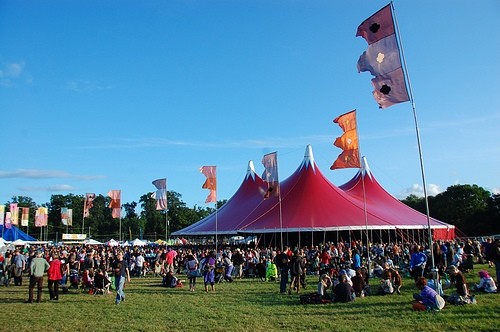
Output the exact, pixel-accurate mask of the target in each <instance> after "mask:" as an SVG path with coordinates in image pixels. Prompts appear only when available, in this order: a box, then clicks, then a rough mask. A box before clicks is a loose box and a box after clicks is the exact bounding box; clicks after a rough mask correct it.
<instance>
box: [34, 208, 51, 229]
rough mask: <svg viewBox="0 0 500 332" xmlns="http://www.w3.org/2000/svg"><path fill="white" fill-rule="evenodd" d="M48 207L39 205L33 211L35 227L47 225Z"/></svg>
mask: <svg viewBox="0 0 500 332" xmlns="http://www.w3.org/2000/svg"><path fill="white" fill-rule="evenodd" d="M48 212H49V211H48V209H47V208H46V207H39V208H38V209H37V210H36V212H35V227H43V226H47V220H48V214H49V213H48Z"/></svg>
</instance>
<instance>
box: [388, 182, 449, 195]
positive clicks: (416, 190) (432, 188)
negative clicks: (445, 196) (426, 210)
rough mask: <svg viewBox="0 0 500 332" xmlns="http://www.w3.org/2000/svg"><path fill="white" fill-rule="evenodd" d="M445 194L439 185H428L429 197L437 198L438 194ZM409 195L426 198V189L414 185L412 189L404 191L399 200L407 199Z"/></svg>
mask: <svg viewBox="0 0 500 332" xmlns="http://www.w3.org/2000/svg"><path fill="white" fill-rule="evenodd" d="M441 192H443V190H442V189H441V187H439V185H437V184H432V183H431V184H428V185H427V196H436V195H437V194H439V193H441ZM409 195H415V196H417V197H424V188H423V186H422V185H420V184H418V183H414V184H413V185H412V186H411V187H409V188H406V189H404V190H403V191H402V192H401V193H399V195H397V196H398V198H399V199H405V198H406V197H408V196H409Z"/></svg>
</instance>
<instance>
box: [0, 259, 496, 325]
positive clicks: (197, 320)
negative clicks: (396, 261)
mask: <svg viewBox="0 0 500 332" xmlns="http://www.w3.org/2000/svg"><path fill="white" fill-rule="evenodd" d="M484 267H485V266H476V268H475V271H474V272H473V273H469V274H467V280H468V281H469V283H473V282H477V271H479V269H480V268H484ZM489 271H490V272H493V271H492V269H489ZM181 279H185V277H184V276H181ZM200 281H201V278H198V283H199V285H198V288H197V290H196V292H194V293H192V292H189V287H186V286H185V287H184V288H175V289H170V288H169V289H167V288H163V287H161V286H160V284H161V279H160V278H153V277H148V278H142V279H132V282H131V283H129V284H127V285H126V289H125V293H126V295H127V298H126V301H125V302H124V303H121V304H120V305H115V304H114V294H110V295H99V296H93V295H89V294H86V293H82V292H80V291H77V290H71V291H70V292H69V293H67V294H61V295H60V300H59V301H58V302H51V301H49V299H48V297H49V296H48V291H47V289H46V283H45V288H44V293H43V298H42V303H40V304H37V303H34V304H25V303H24V301H25V300H26V298H27V293H28V289H27V286H26V285H24V286H22V287H14V286H11V287H8V288H7V287H0V312H1V313H2V314H0V331H6V330H11V331H28V330H31V331H183V332H186V331H350V332H352V331H383V330H386V329H390V330H391V331H495V330H497V331H498V329H499V328H500V294H477V296H476V298H477V300H478V304H477V305H468V306H451V305H447V306H446V307H445V309H444V310H443V311H441V312H414V311H412V310H411V301H412V294H413V293H414V292H416V289H415V288H414V286H413V283H412V280H410V279H405V280H404V285H403V288H402V294H401V295H389V296H384V297H381V296H371V297H365V298H360V299H356V301H355V302H353V303H345V304H344V303H342V304H325V305H301V304H300V303H299V297H298V295H297V294H292V295H280V294H279V283H278V282H258V281H257V279H243V280H236V281H235V282H233V283H222V284H217V285H216V292H215V293H212V292H209V293H205V292H204V290H203V285H202V284H201V283H200ZM316 282H317V277H314V276H311V277H309V287H308V288H307V289H305V290H304V291H303V292H302V293H306V292H313V291H314V290H315V287H316ZM24 283H25V284H26V283H27V278H24ZM375 284H376V280H374V281H372V285H375ZM372 287H373V286H372ZM449 293H450V290H448V291H447V294H449Z"/></svg>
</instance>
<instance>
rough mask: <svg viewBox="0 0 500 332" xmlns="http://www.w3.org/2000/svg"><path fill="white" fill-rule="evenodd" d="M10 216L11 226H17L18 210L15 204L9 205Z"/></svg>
mask: <svg viewBox="0 0 500 332" xmlns="http://www.w3.org/2000/svg"><path fill="white" fill-rule="evenodd" d="M10 216H11V219H12V220H11V223H12V225H17V224H18V219H19V208H18V207H17V203H11V204H10Z"/></svg>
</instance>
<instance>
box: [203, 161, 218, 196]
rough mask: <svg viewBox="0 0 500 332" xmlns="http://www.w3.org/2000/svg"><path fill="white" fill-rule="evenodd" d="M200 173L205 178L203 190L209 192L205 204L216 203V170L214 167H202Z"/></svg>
mask: <svg viewBox="0 0 500 332" xmlns="http://www.w3.org/2000/svg"><path fill="white" fill-rule="evenodd" d="M200 172H201V173H203V175H205V176H206V177H207V179H206V180H205V182H204V183H203V185H202V186H201V187H202V188H203V189H208V190H210V193H209V194H208V196H207V199H206V200H205V203H217V170H216V166H203V167H201V168H200Z"/></svg>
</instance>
